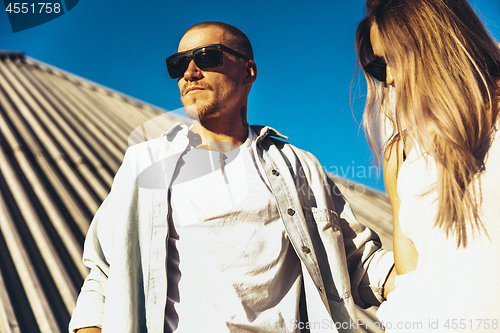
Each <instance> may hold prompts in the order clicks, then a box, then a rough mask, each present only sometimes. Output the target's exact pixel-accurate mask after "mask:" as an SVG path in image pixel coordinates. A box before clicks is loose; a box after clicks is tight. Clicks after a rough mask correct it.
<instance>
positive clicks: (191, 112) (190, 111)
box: [184, 104, 200, 120]
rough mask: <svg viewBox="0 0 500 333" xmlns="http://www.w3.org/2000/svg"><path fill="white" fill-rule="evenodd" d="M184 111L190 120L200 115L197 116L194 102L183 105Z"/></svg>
mask: <svg viewBox="0 0 500 333" xmlns="http://www.w3.org/2000/svg"><path fill="white" fill-rule="evenodd" d="M184 113H186V116H187V117H188V118H189V119H192V120H199V119H200V117H199V116H198V109H197V107H196V105H195V104H191V105H187V106H186V105H185V106H184Z"/></svg>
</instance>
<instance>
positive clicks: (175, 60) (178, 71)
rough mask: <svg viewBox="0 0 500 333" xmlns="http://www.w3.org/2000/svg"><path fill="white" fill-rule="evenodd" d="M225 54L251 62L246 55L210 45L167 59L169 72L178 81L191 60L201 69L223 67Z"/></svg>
mask: <svg viewBox="0 0 500 333" xmlns="http://www.w3.org/2000/svg"><path fill="white" fill-rule="evenodd" d="M224 52H226V53H229V54H232V55H235V56H237V57H239V58H243V59H245V60H250V58H248V57H247V56H246V55H244V54H241V53H239V52H236V51H235V50H233V49H230V48H229V47H227V46H224V45H222V44H210V45H204V46H200V47H197V48H195V49H192V50H189V51H185V52H179V53H176V54H174V55H171V56H170V57H168V58H167V70H168V74H169V75H170V77H171V78H172V79H178V78H181V77H183V76H184V73H185V72H186V70H187V68H188V66H189V62H190V59H193V60H194V63H195V64H196V66H198V68H199V69H201V70H205V69H211V68H216V67H219V66H221V65H222V59H223V58H224V54H223V53H224Z"/></svg>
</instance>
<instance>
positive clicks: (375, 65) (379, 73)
mask: <svg viewBox="0 0 500 333" xmlns="http://www.w3.org/2000/svg"><path fill="white" fill-rule="evenodd" d="M364 69H365V72H367V73H368V74H370V75H371V76H373V77H374V78H375V79H377V80H379V81H380V82H385V81H386V78H387V63H386V62H385V60H384V58H382V57H377V58H376V59H375V60H373V61H372V62H370V63H368V64H367V65H366V66H365V67H364Z"/></svg>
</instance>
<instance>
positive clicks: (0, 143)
mask: <svg viewBox="0 0 500 333" xmlns="http://www.w3.org/2000/svg"><path fill="white" fill-rule="evenodd" d="M160 115H161V116H160ZM158 116H160V117H158ZM155 117H158V118H155ZM152 118H155V120H154V121H150V122H149V123H148V122H147V121H148V120H150V119H152ZM176 122H185V120H184V119H183V118H181V117H179V116H176V115H174V114H171V113H167V114H166V113H164V110H161V109H159V108H155V107H153V106H150V105H147V104H145V103H141V102H138V101H136V100H134V99H132V98H130V97H127V96H124V95H122V94H120V93H117V92H114V91H112V90H110V89H107V88H104V87H101V86H98V85H96V84H94V83H92V82H89V81H87V80H84V79H82V78H78V77H76V76H74V75H72V74H69V73H65V72H63V71H61V70H58V69H56V68H53V67H51V66H48V65H46V64H43V63H40V62H38V61H36V60H33V59H30V58H28V57H24V55H22V54H21V53H13V52H5V51H4V52H0V189H1V193H0V333H10V332H23V333H25V332H26V333H36V332H44V333H45V332H47V333H54V332H66V331H67V325H68V322H69V319H70V314H71V312H72V310H73V308H74V305H75V301H76V297H77V295H78V291H79V290H80V287H81V284H82V282H83V279H84V277H85V276H86V275H87V272H88V271H87V268H86V267H85V266H83V264H82V262H81V257H82V246H83V241H84V238H85V234H86V232H87V229H88V226H89V222H90V221H91V219H92V217H93V215H94V214H95V212H96V210H97V208H98V207H99V205H100V204H101V202H102V201H103V200H104V198H105V197H106V195H107V194H108V191H109V189H110V187H111V183H112V180H113V177H114V174H115V173H116V171H117V169H118V167H119V165H120V164H121V161H122V158H123V154H124V152H125V150H126V148H127V147H128V145H129V144H133V143H135V142H137V141H142V140H144V139H151V138H152V137H154V136H156V135H158V134H159V133H161V132H162V131H164V130H166V129H168V128H169V127H170V126H172V125H173V124H174V123H176ZM143 124H144V126H143V127H142V128H141V127H139V126H141V125H143ZM134 129H136V131H134ZM131 133H132V134H131ZM152 133H153V134H152ZM337 182H338V184H339V187H340V188H341V190H342V191H343V192H344V194H345V195H346V197H347V198H348V199H349V200H350V202H351V204H352V206H353V209H354V210H355V211H356V212H357V213H358V216H359V218H360V220H361V221H362V222H363V223H366V224H368V225H370V226H371V227H373V228H374V229H376V230H377V231H381V233H382V238H383V240H384V242H385V243H386V244H388V245H389V246H390V243H391V240H390V234H391V216H390V214H391V213H390V206H389V203H388V200H387V197H386V196H385V195H383V194H381V193H378V192H376V191H373V190H370V189H368V188H365V187H363V190H362V191H361V190H360V189H361V187H359V186H356V184H352V183H351V184H352V185H350V184H349V182H347V181H345V180H342V179H338V180H337ZM360 317H361V318H362V319H363V320H373V319H374V312H373V309H372V310H368V311H364V312H362V313H361V314H360ZM368 331H376V330H368Z"/></svg>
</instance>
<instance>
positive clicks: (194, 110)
mask: <svg viewBox="0 0 500 333" xmlns="http://www.w3.org/2000/svg"><path fill="white" fill-rule="evenodd" d="M216 110H217V108H214V107H213V106H211V105H199V104H195V103H194V104H190V105H187V106H186V105H185V106H184V112H185V113H186V116H187V117H188V118H190V119H192V120H198V121H199V120H200V119H201V120H203V119H208V118H211V117H213V116H214V115H215V114H216V113H217V112H216Z"/></svg>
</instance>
